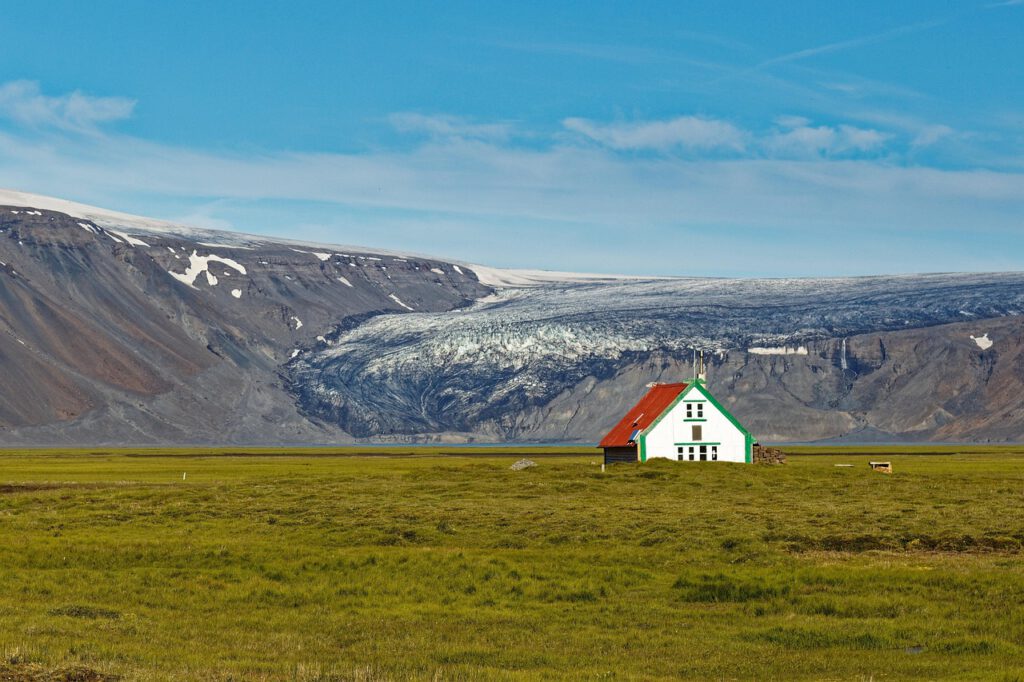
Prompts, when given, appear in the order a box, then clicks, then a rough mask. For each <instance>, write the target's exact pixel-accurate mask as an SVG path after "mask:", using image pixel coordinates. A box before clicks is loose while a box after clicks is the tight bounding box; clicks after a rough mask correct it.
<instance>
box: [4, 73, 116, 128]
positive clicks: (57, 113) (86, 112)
mask: <svg viewBox="0 0 1024 682" xmlns="http://www.w3.org/2000/svg"><path fill="white" fill-rule="evenodd" d="M134 108H135V100H132V99H128V98H125V97H94V96H92V95H86V94H83V93H81V92H79V91H77V90H76V91H74V92H71V93H68V94H65V95H59V96H57V97H53V96H50V95H44V94H43V93H42V92H41V91H40V89H39V84H38V83H36V82H34V81H26V80H19V81H9V82H7V83H4V84H3V85H0V116H3V117H6V118H8V119H10V120H11V121H14V122H15V123H18V124H20V125H25V126H29V127H34V128H60V129H63V130H72V131H80V132H86V131H91V130H94V129H95V128H96V127H97V126H98V125H100V124H102V123H109V122H111V121H118V120H121V119H125V118H129V117H130V116H131V115H132V111H133V110H134Z"/></svg>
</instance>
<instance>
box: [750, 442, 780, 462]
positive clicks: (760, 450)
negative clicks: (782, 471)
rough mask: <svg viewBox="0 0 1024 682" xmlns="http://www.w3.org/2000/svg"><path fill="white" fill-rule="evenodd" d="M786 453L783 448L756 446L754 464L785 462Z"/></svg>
mask: <svg viewBox="0 0 1024 682" xmlns="http://www.w3.org/2000/svg"><path fill="white" fill-rule="evenodd" d="M785 463H786V453H784V452H783V451H782V448H770V447H768V446H766V445H755V446H754V464H785Z"/></svg>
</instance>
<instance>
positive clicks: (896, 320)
mask: <svg viewBox="0 0 1024 682" xmlns="http://www.w3.org/2000/svg"><path fill="white" fill-rule="evenodd" d="M1021 309H1024V274H993V275H969V276H968V275H922V276H900V277H863V278H842V279H813V280H810V279H789V280H786V279H773V280H730V279H695V278H691V279H675V280H610V281H599V282H582V283H566V282H547V283H546V284H545V285H543V286H530V287H525V288H510V289H499V290H498V291H497V293H496V294H495V295H492V296H489V297H487V298H486V299H483V300H481V301H478V302H477V303H476V304H475V305H474V306H472V307H471V308H467V309H464V310H462V311H458V312H449V313H424V314H415V315H382V316H379V317H375V318H373V319H370V320H369V321H367V322H365V323H363V324H361V325H359V326H357V327H356V328H354V329H351V330H348V331H344V332H341V333H339V334H338V335H337V338H336V339H335V340H333V343H332V345H331V346H330V347H328V348H316V349H312V350H311V351H310V352H308V353H305V354H303V356H302V358H301V359H299V360H296V361H294V362H293V363H292V365H291V366H290V369H291V371H292V375H293V381H292V386H293V387H295V389H294V390H295V392H296V394H297V398H298V400H299V403H300V405H301V406H302V407H303V409H304V410H305V411H306V412H307V413H310V414H315V415H317V416H319V417H321V418H326V419H329V420H332V421H336V422H338V423H340V425H341V426H342V427H343V428H345V429H346V430H347V431H349V432H350V433H352V434H353V435H356V436H370V435H380V434H388V433H404V434H412V433H425V432H435V431H467V430H472V429H473V428H474V426H475V425H477V424H478V423H479V422H480V421H481V420H483V419H495V420H498V421H500V420H501V419H502V415H503V414H512V413H514V412H516V411H517V410H522V409H523V407H525V406H534V405H543V404H546V403H548V402H550V401H551V400H553V399H554V398H555V397H556V396H558V395H559V394H560V393H562V392H563V391H565V390H568V389H570V388H571V387H573V386H574V385H576V384H578V383H579V382H581V381H583V380H584V379H586V378H587V377H597V378H602V377H608V376H611V375H613V374H614V372H615V371H616V368H617V367H618V366H620V365H621V364H622V360H623V358H626V357H644V356H649V355H651V354H654V353H660V354H668V355H669V356H674V357H679V358H682V357H687V356H688V354H689V349H691V348H702V349H707V350H718V351H728V350H739V351H743V352H753V353H758V352H759V351H760V352H764V351H763V350H762V349H777V348H785V347H787V346H788V347H790V348H793V349H796V348H801V346H804V345H805V343H806V342H807V341H811V340H815V339H827V338H838V337H844V336H848V335H854V334H858V333H864V332H868V331H882V330H899V329H912V328H916V327H926V326H932V325H938V324H943V323H946V322H950V321H956V320H958V319H962V311H964V310H969V311H971V312H972V313H974V314H976V315H977V316H978V317H982V318H991V317H999V316H1002V315H1007V314H1013V313H1016V312H1017V311H1019V310H1021ZM806 353H807V350H806V349H803V354H806ZM794 354H800V351H799V350H798V351H795V353H794ZM503 435H506V436H508V435H511V434H509V433H505V434H503Z"/></svg>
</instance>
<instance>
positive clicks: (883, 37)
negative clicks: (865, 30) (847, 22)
mask: <svg viewBox="0 0 1024 682" xmlns="http://www.w3.org/2000/svg"><path fill="white" fill-rule="evenodd" d="M950 20H951V17H942V18H939V19H932V20H929V21H920V22H917V23H913V24H908V25H906V26H897V27H896V28H893V29H889V30H888V31H882V32H880V33H872V34H870V35H864V36H858V37H856V38H850V39H848V40H839V41H835V42H832V43H825V44H823V45H816V46H814V47H808V48H804V49H802V50H795V51H793V52H787V53H786V54H781V55H779V56H777V57H772V58H771V59H766V60H764V61H762V62H759V63H758V64H757V65H755V66H754V68H755V69H763V68H766V67H769V66H774V65H776V64H785V63H787V62H796V61H800V60H803V59H808V58H810V57H816V56H819V55H823V54H831V53H833V52H842V51H844V50H850V49H854V48H857V47H863V46H865V45H872V44H874V43H881V42H885V41H887V40H893V39H894V38H899V37H901V36H905V35H909V34H911V33H918V32H920V31H926V30H928V29H930V28H935V27H936V26H941V25H943V24H946V23H949V21H950Z"/></svg>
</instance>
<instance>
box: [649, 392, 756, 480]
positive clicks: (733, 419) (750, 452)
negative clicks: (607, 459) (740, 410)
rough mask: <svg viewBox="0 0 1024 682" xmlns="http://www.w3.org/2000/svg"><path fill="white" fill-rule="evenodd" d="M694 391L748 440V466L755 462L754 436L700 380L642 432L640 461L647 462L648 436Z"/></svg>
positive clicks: (670, 404) (694, 400) (677, 397)
mask: <svg viewBox="0 0 1024 682" xmlns="http://www.w3.org/2000/svg"><path fill="white" fill-rule="evenodd" d="M694 389H696V390H697V391H698V392H699V393H700V394H701V395H703V396H704V398H706V399H707V402H709V403H711V404H712V405H714V406H715V408H716V409H717V410H718V411H719V412H721V413H722V414H724V415H725V418H726V419H728V420H729V422H730V423H731V424H732V425H733V426H735V427H736V428H737V429H739V431H740V433H742V434H743V437H744V439H745V440H746V453H745V457H744V459H745V460H746V462H747V463H748V464H750V463H751V462H753V461H754V436H753V435H751V433H750V431H747V430H746V429H745V428H743V424H740V422H739V420H738V419H736V417H734V416H732V412H729V410H727V409H725V406H724V405H722V403H720V402H718V400H716V399H715V396H713V395H711V394H710V393H709V392H708V390H707V389H706V388H704V382H703V381H701V380H700V379H697V380H696V381H694V382H693V383H692V384H690V385H689V386H687V387H686V388H685V389H683V392H682V393H680V394H679V395H677V396H676V399H675V400H673V401H672V402H671V403H669V405H668V407H666V408H665V409H664V410H662V411H661V414H659V415H658V416H657V418H656V419H655V420H654V421H653V422H651V425H650V426H648V427H647V428H646V429H644V430H643V431H642V432H640V435H639V436H638V438H639V440H638V443H637V444H638V446H639V450H640V461H641V462H646V461H647V434H649V433H650V432H651V431H653V430H654V427H655V426H657V425H658V424H660V423H661V420H662V419H664V418H665V415H666V414H668V413H669V412H671V411H672V410H673V408H675V406H676V405H678V404H679V403H681V402H683V401H684V400H686V396H688V395H690V393H692V392H693V391H694ZM686 402H690V403H694V402H704V401H703V400H701V399H699V398H691V399H689V400H686ZM705 421H706V420H705Z"/></svg>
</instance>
